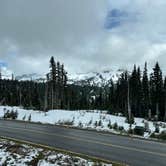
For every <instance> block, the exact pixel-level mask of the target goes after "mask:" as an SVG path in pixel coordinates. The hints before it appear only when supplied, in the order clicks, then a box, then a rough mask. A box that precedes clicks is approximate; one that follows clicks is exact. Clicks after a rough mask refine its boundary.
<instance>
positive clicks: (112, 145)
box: [0, 126, 166, 157]
mask: <svg viewBox="0 0 166 166" xmlns="http://www.w3.org/2000/svg"><path fill="white" fill-rule="evenodd" d="M0 128H3V127H2V126H0ZM5 128H8V129H14V130H22V131H27V132H33V133H38V134H42V135H48V136H57V137H63V138H66V139H71V140H76V141H82V142H87V143H93V144H98V145H104V146H108V147H115V148H120V149H125V150H130V151H136V152H143V153H147V154H153V155H158V156H162V157H166V154H164V153H158V152H151V151H148V150H143V149H138V148H132V147H126V146H121V145H116V144H110V143H103V142H100V141H95V140H92V139H89V140H85V139H81V138H76V137H73V136H65V135H62V134H57V133H56V134H55V133H47V132H42V131H34V130H31V129H25V128H17V127H14V128H13V127H8V126H5ZM17 133H18V132H17ZM19 133H20V132H19Z"/></svg>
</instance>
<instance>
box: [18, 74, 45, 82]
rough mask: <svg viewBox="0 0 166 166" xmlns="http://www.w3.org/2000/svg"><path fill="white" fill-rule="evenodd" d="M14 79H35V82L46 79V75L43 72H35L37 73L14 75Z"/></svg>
mask: <svg viewBox="0 0 166 166" xmlns="http://www.w3.org/2000/svg"><path fill="white" fill-rule="evenodd" d="M15 79H16V80H19V81H31V80H33V81H37V82H43V81H45V80H46V76H45V75H44V74H43V75H42V74H37V73H31V74H23V75H20V76H16V77H15Z"/></svg>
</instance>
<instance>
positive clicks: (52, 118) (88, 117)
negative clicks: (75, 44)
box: [0, 106, 166, 138]
mask: <svg viewBox="0 0 166 166" xmlns="http://www.w3.org/2000/svg"><path fill="white" fill-rule="evenodd" d="M7 110H9V111H11V110H14V111H16V110H17V112H18V117H17V119H18V120H25V121H28V119H29V116H31V121H32V122H40V123H43V124H59V125H71V126H73V127H80V128H91V129H95V130H98V131H99V130H100V131H108V132H112V133H122V132H124V133H125V132H127V131H128V130H129V129H130V126H129V124H128V123H126V122H125V120H126V118H125V117H122V116H115V115H109V114H106V112H102V111H98V110H95V111H92V110H91V111H86V110H81V111H80V110H78V111H69V110H50V111H48V112H47V113H44V112H42V111H34V110H25V109H21V108H19V107H9V106H0V117H3V115H4V113H5V112H7ZM134 120H135V123H134V124H133V125H132V129H133V128H135V126H143V127H144V126H145V123H146V125H147V126H148V128H149V132H147V133H145V135H144V137H146V138H148V137H149V136H150V134H151V133H153V132H154V131H155V129H156V128H155V124H154V122H152V121H147V120H145V119H143V118H135V119H134ZM158 124H159V132H160V133H161V132H162V131H165V130H166V123H163V122H158Z"/></svg>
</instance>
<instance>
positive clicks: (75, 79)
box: [15, 69, 124, 86]
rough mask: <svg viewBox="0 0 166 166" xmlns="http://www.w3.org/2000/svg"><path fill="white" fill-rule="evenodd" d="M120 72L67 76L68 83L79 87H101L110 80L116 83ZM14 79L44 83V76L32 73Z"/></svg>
mask: <svg viewBox="0 0 166 166" xmlns="http://www.w3.org/2000/svg"><path fill="white" fill-rule="evenodd" d="M122 72H124V70H123V69H119V70H103V71H101V72H87V73H77V74H72V75H68V83H69V84H76V85H80V86H84V85H95V86H103V85H106V84H108V83H109V82H110V81H111V79H112V80H113V81H114V82H116V81H117V80H118V78H119V77H120V75H121V73H122ZM15 79H17V80H19V81H25V80H33V81H37V82H43V81H46V76H45V75H44V74H43V75H41V74H37V73H32V74H24V75H21V76H16V77H15Z"/></svg>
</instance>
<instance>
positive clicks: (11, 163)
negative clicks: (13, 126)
mask: <svg viewBox="0 0 166 166" xmlns="http://www.w3.org/2000/svg"><path fill="white" fill-rule="evenodd" d="M0 165H1V166H3V165H4V166H16V165H17V166H28V165H37V166H55V165H56V166H62V165H64V166H65V165H66V166H67V165H73V166H74V165H75V166H98V165H100V166H111V165H112V164H104V163H99V162H93V161H92V160H87V159H83V158H80V157H77V156H70V155H66V154H62V153H59V152H55V151H50V150H46V149H42V148H36V147H33V146H30V145H25V144H18V143H15V142H13V141H8V140H5V139H0Z"/></svg>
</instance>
